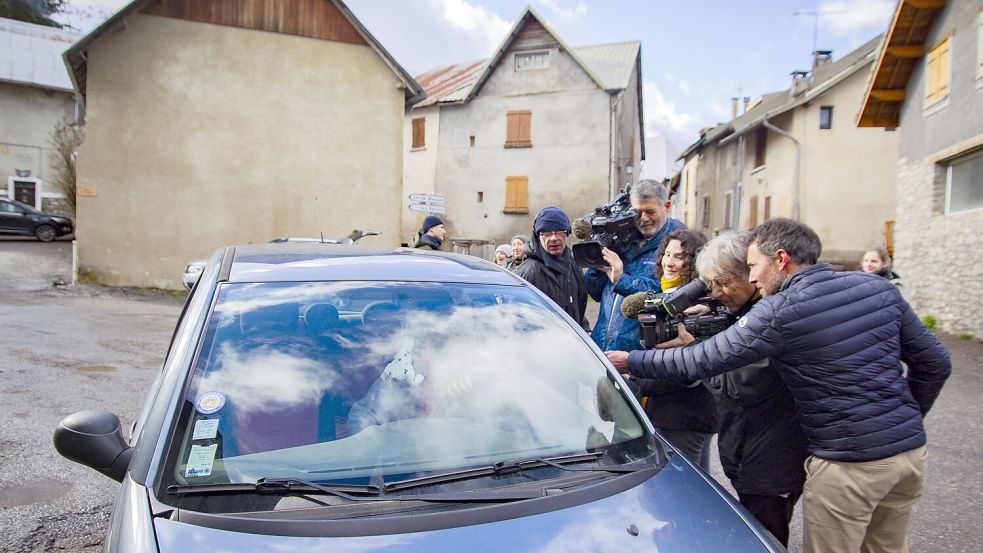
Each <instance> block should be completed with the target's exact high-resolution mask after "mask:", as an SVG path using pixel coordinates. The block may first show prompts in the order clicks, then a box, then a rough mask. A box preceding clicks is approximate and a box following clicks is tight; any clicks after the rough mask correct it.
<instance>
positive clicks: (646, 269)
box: [584, 219, 686, 351]
mask: <svg viewBox="0 0 983 553" xmlns="http://www.w3.org/2000/svg"><path fill="white" fill-rule="evenodd" d="M685 228H686V225H684V224H683V223H682V221H679V220H678V219H669V220H668V221H666V224H665V225H662V229H660V230H659V232H658V233H657V234H656V235H655V236H653V237H652V239H651V240H649V241H648V242H646V243H645V245H644V246H642V247H641V248H639V247H638V241H635V242H633V243H632V245H631V247H630V248H629V249H628V251H627V252H625V254H624V255H622V256H621V261H622V262H623V263H624V265H625V268H624V272H623V273H622V275H621V278H619V279H618V283H617V284H611V280H610V279H609V278H608V276H607V275H606V274H604V273H603V272H601V271H599V270H597V269H587V272H586V273H584V283H586V284H587V293H588V294H590V297H592V298H594V300H595V301H598V302H600V304H601V306H600V309H599V312H598V316H597V322H596V323H594V331H593V332H591V338H593V339H594V343H595V344H597V345H598V346H599V347H600V348H601V349H602V350H605V351H607V350H620V351H631V350H633V349H638V348H639V347H640V345H641V344H640V341H639V340H640V337H639V335H638V321H633V320H631V319H626V318H625V316H624V315H622V314H621V300H623V299H624V298H625V296H630V295H632V294H634V293H637V292H645V291H648V290H651V291H653V292H661V291H662V287H661V286H660V285H659V279H658V278H657V277H656V276H655V268H656V267H657V266H658V263H659V259H658V257H659V245H660V244H661V243H662V240H663V239H664V238H665V237H666V235H667V234H669V233H670V232H672V231H674V230H683V229H685Z"/></svg>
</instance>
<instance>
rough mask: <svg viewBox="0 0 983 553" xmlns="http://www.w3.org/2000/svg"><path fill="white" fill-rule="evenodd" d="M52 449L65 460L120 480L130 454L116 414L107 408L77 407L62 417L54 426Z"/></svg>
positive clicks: (129, 448) (131, 452)
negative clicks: (101, 409) (73, 411)
mask: <svg viewBox="0 0 983 553" xmlns="http://www.w3.org/2000/svg"><path fill="white" fill-rule="evenodd" d="M54 442H55V449H57V450H58V453H60V454H61V456H62V457H65V458H66V459H68V460H69V461H75V462H76V463H80V464H83V465H85V466H88V467H92V468H94V469H96V470H97V471H99V472H101V473H103V474H105V475H106V476H108V477H110V478H112V479H113V480H116V481H118V482H122V481H123V476H125V475H126V470H127V468H129V465H130V457H131V456H132V455H133V448H131V447H130V446H129V445H128V444H127V443H126V440H124V439H123V430H122V428H121V426H120V422H119V417H117V416H116V415H115V414H113V413H110V412H109V411H79V412H78V413H75V414H73V415H69V416H67V417H65V418H64V419H62V421H61V422H60V423H59V424H58V428H56V429H55V437H54Z"/></svg>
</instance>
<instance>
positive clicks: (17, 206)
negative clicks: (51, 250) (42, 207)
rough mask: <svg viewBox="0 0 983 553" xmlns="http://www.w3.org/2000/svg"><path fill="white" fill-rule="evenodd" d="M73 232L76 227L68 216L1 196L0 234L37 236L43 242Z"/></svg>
mask: <svg viewBox="0 0 983 553" xmlns="http://www.w3.org/2000/svg"><path fill="white" fill-rule="evenodd" d="M73 232H75V227H74V226H73V225H72V220H71V219H69V218H68V217H61V216H59V215H51V214H49V213H42V212H41V211H39V210H37V209H34V208H33V207H31V206H29V205H27V204H25V203H21V202H18V201H17V200H10V199H7V198H0V234H21V235H24V236H35V237H37V239H38V240H40V241H42V242H51V241H52V240H54V239H55V238H58V237H59V236H65V235H66V234H71V233H73Z"/></svg>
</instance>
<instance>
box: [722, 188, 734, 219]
mask: <svg viewBox="0 0 983 553" xmlns="http://www.w3.org/2000/svg"><path fill="white" fill-rule="evenodd" d="M733 211H734V191H733V190H728V191H727V192H724V228H730V227H731V226H732V225H731V218H730V217H731V212H733Z"/></svg>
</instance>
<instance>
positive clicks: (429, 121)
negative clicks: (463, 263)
mask: <svg viewBox="0 0 983 553" xmlns="http://www.w3.org/2000/svg"><path fill="white" fill-rule="evenodd" d="M418 117H423V118H424V119H425V122H424V129H425V130H424V140H425V145H424V147H422V148H413V119H416V118H418ZM439 148H440V108H439V107H438V106H427V107H425V108H420V109H411V110H408V111H407V112H406V117H405V118H404V124H403V193H402V195H401V197H400V210H401V213H402V223H401V229H400V237H401V238H402V241H403V242H404V243H406V244H410V245H412V243H413V239H414V236H415V235H416V233H417V232H419V230H420V226H421V225H422V224H423V219H424V218H425V217H426V216H427V215H428V214H427V213H421V212H416V211H410V208H409V204H410V200H409V195H410V194H433V193H434V174H435V172H436V170H437V152H438V150H439ZM437 215H438V216H439V215H440V214H437Z"/></svg>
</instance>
